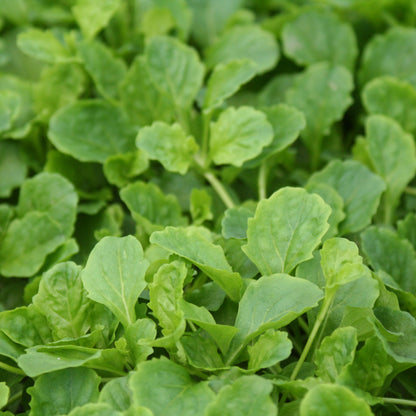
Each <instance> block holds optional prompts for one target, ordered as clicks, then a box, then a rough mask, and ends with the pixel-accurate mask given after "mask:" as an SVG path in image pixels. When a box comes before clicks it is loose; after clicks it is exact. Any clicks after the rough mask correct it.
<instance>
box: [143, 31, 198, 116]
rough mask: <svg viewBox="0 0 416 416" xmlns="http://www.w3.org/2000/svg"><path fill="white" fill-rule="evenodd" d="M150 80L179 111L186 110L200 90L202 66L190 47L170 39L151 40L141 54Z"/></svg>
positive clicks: (157, 38)
mask: <svg viewBox="0 0 416 416" xmlns="http://www.w3.org/2000/svg"><path fill="white" fill-rule="evenodd" d="M145 57H146V63H147V66H148V70H149V73H150V76H151V78H152V80H153V82H154V83H155V85H157V88H158V89H159V90H160V91H162V92H163V93H164V94H166V95H167V96H168V97H170V98H171V100H172V101H173V102H174V103H175V106H176V107H177V108H178V109H179V110H180V109H188V108H189V107H190V106H191V104H192V102H193V100H194V99H195V97H196V94H197V92H198V91H199V89H200V88H201V86H202V78H203V76H204V66H203V64H202V63H201V61H200V59H199V57H198V54H197V53H196V51H195V50H194V49H192V48H191V47H189V46H187V45H185V44H183V43H181V42H179V41H178V40H176V39H174V38H170V37H164V36H160V37H159V36H155V37H153V38H151V39H150V40H149V43H148V44H147V45H146V51H145Z"/></svg>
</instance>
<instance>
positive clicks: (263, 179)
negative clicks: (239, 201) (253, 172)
mask: <svg viewBox="0 0 416 416" xmlns="http://www.w3.org/2000/svg"><path fill="white" fill-rule="evenodd" d="M268 173H269V167H268V165H267V160H264V161H263V162H262V163H261V165H260V168H259V176H258V188H259V201H261V200H262V199H266V198H267V175H268Z"/></svg>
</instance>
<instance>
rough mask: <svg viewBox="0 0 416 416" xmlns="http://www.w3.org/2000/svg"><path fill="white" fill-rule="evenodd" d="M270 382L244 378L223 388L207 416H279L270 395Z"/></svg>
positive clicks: (253, 377) (209, 407)
mask: <svg viewBox="0 0 416 416" xmlns="http://www.w3.org/2000/svg"><path fill="white" fill-rule="evenodd" d="M272 389H273V386H272V384H271V382H270V381H268V380H266V379H265V378H262V377H259V376H255V375H252V376H243V377H240V378H239V379H237V380H236V381H235V382H234V383H233V384H231V385H230V386H225V387H223V388H222V389H221V390H220V391H219V393H218V395H217V397H216V398H215V400H214V401H213V402H212V403H211V404H210V405H209V406H208V409H207V412H206V416H239V415H243V414H244V415H246V416H255V415H260V414H261V415H264V416H275V415H276V414H277V409H276V405H275V404H274V402H273V400H272V398H271V397H270V393H271V391H272Z"/></svg>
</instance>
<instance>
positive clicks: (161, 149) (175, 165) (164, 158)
mask: <svg viewBox="0 0 416 416" xmlns="http://www.w3.org/2000/svg"><path fill="white" fill-rule="evenodd" d="M136 145H137V147H139V148H140V149H143V150H144V151H146V153H147V154H148V156H149V159H156V160H158V161H159V162H160V163H161V164H162V165H163V166H164V168H165V169H166V170H168V171H170V172H178V173H181V174H182V175H183V174H185V173H186V172H187V170H188V169H189V166H190V165H191V163H192V162H193V155H194V154H195V152H196V151H197V150H198V145H197V144H196V142H195V140H194V138H193V137H192V136H188V135H187V134H186V133H185V132H184V131H183V129H182V128H181V126H180V125H179V124H178V123H175V124H172V125H171V126H170V125H168V124H166V123H163V122H161V121H157V122H155V123H153V124H152V125H151V126H148V127H144V128H142V129H141V130H140V131H139V134H138V136H137V138H136Z"/></svg>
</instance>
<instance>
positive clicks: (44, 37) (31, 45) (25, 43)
mask: <svg viewBox="0 0 416 416" xmlns="http://www.w3.org/2000/svg"><path fill="white" fill-rule="evenodd" d="M17 45H18V47H19V48H20V49H21V50H22V51H23V52H24V53H26V54H27V55H29V56H32V57H34V58H36V59H40V60H42V61H46V62H50V63H54V62H70V61H73V60H75V58H74V57H73V56H71V54H70V52H69V50H68V49H67V48H66V46H65V45H64V44H63V43H61V42H60V41H59V40H58V39H57V38H56V36H55V35H54V33H53V32H52V31H51V30H41V29H35V28H32V29H28V30H26V31H25V32H23V33H21V34H20V35H19V36H18V38H17Z"/></svg>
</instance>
